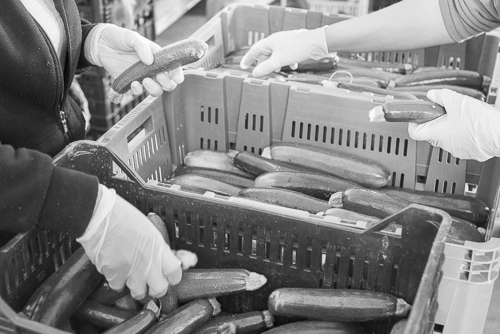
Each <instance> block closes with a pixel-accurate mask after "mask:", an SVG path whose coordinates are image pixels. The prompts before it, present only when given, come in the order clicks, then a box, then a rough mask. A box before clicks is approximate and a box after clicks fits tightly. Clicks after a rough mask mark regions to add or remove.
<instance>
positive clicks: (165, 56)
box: [107, 39, 208, 103]
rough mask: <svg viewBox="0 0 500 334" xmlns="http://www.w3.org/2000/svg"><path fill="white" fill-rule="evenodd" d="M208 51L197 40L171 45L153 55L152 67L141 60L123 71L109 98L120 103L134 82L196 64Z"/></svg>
mask: <svg viewBox="0 0 500 334" xmlns="http://www.w3.org/2000/svg"><path fill="white" fill-rule="evenodd" d="M207 49H208V45H207V44H206V43H205V42H202V41H199V40H196V39H185V40H181V41H178V42H176V43H173V44H170V45H168V46H166V47H164V48H163V49H161V50H160V51H158V52H156V53H155V54H153V57H154V61H153V63H152V64H151V65H146V64H144V63H143V62H142V61H140V60H139V61H138V62H136V63H135V64H133V65H132V66H130V67H129V68H127V69H126V70H125V71H123V73H122V74H120V75H119V76H118V77H117V78H116V79H115V81H114V82H113V84H112V85H111V88H110V90H109V92H108V94H107V98H108V99H109V100H111V101H112V102H114V103H119V102H120V100H121V98H122V95H123V94H125V93H126V92H128V91H129V90H130V85H131V84H132V82H134V81H139V82H141V81H142V80H143V79H144V78H147V77H151V76H154V75H156V74H159V73H161V72H166V71H171V70H174V69H176V68H178V67H181V66H184V65H188V64H191V63H194V62H196V61H198V60H200V59H201V58H202V57H203V56H204V55H205V53H206V51H207Z"/></svg>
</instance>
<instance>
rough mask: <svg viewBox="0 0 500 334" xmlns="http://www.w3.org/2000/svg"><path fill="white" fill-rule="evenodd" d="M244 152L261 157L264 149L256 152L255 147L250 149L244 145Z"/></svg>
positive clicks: (260, 148)
mask: <svg viewBox="0 0 500 334" xmlns="http://www.w3.org/2000/svg"><path fill="white" fill-rule="evenodd" d="M243 151H245V152H250V153H254V154H258V155H261V154H262V147H259V148H258V149H257V150H255V146H252V147H248V146H246V145H244V146H243Z"/></svg>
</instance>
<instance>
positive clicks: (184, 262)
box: [175, 249, 198, 270]
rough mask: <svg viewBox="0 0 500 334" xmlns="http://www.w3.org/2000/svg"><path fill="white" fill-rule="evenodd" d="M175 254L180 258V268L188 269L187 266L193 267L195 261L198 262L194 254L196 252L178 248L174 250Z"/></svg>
mask: <svg viewBox="0 0 500 334" xmlns="http://www.w3.org/2000/svg"><path fill="white" fill-rule="evenodd" d="M175 256H177V258H178V259H179V260H181V267H182V270H188V269H189V268H191V267H194V266H195V265H196V263H198V257H197V256H196V254H195V253H192V252H190V251H187V250H184V249H179V250H178V251H176V252H175Z"/></svg>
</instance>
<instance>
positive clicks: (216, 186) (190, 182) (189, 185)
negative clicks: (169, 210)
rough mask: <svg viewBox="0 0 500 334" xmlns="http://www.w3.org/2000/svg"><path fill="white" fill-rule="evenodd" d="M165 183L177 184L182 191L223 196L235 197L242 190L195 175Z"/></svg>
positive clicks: (176, 178)
mask: <svg viewBox="0 0 500 334" xmlns="http://www.w3.org/2000/svg"><path fill="white" fill-rule="evenodd" d="M167 183H170V184H177V185H179V186H181V187H182V188H184V189H187V190H192V191H197V192H205V191H212V192H214V193H216V194H218V195H223V196H237V195H238V193H239V192H240V191H241V190H242V189H243V188H240V187H235V186H233V185H230V184H229V183H226V182H222V181H218V180H215V179H212V178H209V177H205V176H201V175H195V174H184V175H179V176H174V177H171V178H170V179H168V181H167Z"/></svg>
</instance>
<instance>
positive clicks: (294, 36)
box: [240, 27, 328, 77]
mask: <svg viewBox="0 0 500 334" xmlns="http://www.w3.org/2000/svg"><path fill="white" fill-rule="evenodd" d="M327 56H328V46H327V44H326V37H325V29H324V27H322V28H317V29H313V30H307V29H299V30H290V31H281V32H277V33H274V34H272V35H270V36H268V37H266V38H264V39H262V40H260V41H258V42H257V43H255V44H254V45H252V47H251V48H250V50H248V52H247V53H246V54H245V56H244V57H243V59H241V62H240V67H241V68H242V69H247V68H249V67H250V66H251V65H252V64H253V63H254V62H256V61H259V62H260V63H259V64H258V65H257V66H256V67H255V68H254V69H253V71H252V75H253V76H254V77H259V76H263V75H266V74H270V73H271V72H274V71H278V70H280V69H281V68H282V67H283V66H287V65H290V67H291V68H292V69H296V68H297V63H300V62H302V61H304V60H307V59H313V60H320V59H322V58H325V57H327Z"/></svg>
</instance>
